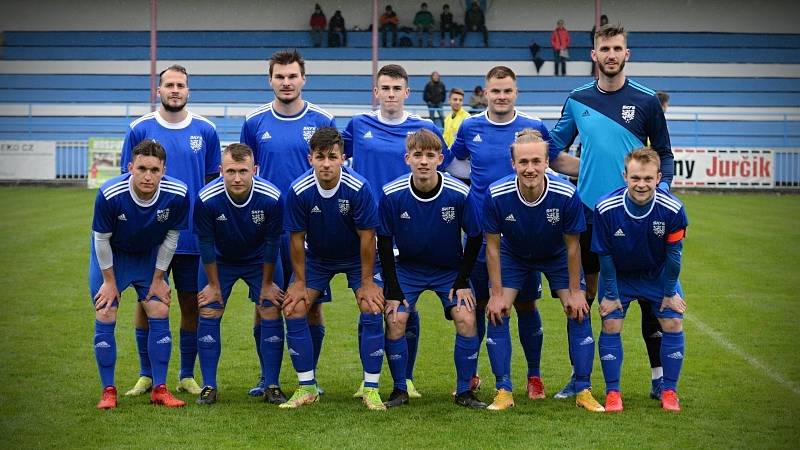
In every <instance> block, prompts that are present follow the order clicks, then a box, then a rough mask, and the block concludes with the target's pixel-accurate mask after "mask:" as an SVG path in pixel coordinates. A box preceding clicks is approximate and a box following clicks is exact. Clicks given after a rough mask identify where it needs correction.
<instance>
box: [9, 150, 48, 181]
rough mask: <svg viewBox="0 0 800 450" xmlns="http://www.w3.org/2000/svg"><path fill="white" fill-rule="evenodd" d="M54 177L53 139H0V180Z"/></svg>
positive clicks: (46, 178)
mask: <svg viewBox="0 0 800 450" xmlns="http://www.w3.org/2000/svg"><path fill="white" fill-rule="evenodd" d="M55 178H56V143H55V141H0V180H54V179H55Z"/></svg>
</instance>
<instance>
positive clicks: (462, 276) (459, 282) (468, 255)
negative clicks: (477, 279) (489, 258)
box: [453, 235, 483, 289]
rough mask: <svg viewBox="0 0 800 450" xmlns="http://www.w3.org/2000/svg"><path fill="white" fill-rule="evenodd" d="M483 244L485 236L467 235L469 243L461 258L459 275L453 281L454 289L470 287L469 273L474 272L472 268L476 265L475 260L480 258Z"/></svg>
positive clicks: (465, 246)
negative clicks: (479, 254)
mask: <svg viewBox="0 0 800 450" xmlns="http://www.w3.org/2000/svg"><path fill="white" fill-rule="evenodd" d="M481 244H483V236H481V235H477V236H474V237H467V243H466V245H464V256H463V257H462V258H461V266H460V267H459V268H458V277H456V281H455V282H454V283H453V289H465V288H468V287H469V274H471V273H472V268H473V266H475V260H476V259H478V252H480V250H481Z"/></svg>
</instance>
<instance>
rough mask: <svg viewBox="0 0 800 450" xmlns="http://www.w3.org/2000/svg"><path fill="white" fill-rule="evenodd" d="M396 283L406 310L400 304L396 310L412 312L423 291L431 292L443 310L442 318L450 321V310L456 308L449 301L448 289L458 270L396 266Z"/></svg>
mask: <svg viewBox="0 0 800 450" xmlns="http://www.w3.org/2000/svg"><path fill="white" fill-rule="evenodd" d="M396 267H397V281H398V282H399V283H400V289H401V290H402V291H403V295H404V296H405V299H406V302H408V308H406V306H405V305H403V304H401V305H400V307H399V308H398V309H397V310H398V311H400V312H408V311H414V310H416V309H417V300H419V296H420V294H422V292H423V291H427V290H431V291H433V292H434V293H436V295H438V296H439V300H441V302H442V308H443V309H444V317H445V318H447V320H452V319H453V318H452V317H451V316H450V309H451V308H453V307H454V306H456V302H455V300H453V301H450V299H449V298H448V297H449V295H450V289H452V288H453V283H454V282H455V281H456V277H458V270H456V269H444V268H439V267H432V266H413V265H404V264H397V266H396Z"/></svg>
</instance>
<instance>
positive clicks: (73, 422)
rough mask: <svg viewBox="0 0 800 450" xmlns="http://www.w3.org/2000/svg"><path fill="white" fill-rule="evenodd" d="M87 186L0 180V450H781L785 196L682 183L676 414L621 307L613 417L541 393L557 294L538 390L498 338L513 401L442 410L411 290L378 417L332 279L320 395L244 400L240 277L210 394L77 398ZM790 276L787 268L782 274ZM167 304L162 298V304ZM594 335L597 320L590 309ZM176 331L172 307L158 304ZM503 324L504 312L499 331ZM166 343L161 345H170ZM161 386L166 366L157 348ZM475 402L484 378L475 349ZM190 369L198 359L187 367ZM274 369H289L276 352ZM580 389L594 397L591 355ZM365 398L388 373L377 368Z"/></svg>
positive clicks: (431, 323) (558, 332) (445, 331)
mask: <svg viewBox="0 0 800 450" xmlns="http://www.w3.org/2000/svg"><path fill="white" fill-rule="evenodd" d="M94 195H95V193H94V191H88V190H83V189H78V188H42V187H25V188H2V189H0V205H2V217H1V218H0V258H2V266H0V267H1V269H0V275H2V276H0V292H2V294H3V296H2V305H3V307H2V313H1V314H0V348H1V349H2V350H0V432H2V435H3V437H2V444H0V447H2V448H61V449H65V448H181V447H182V448H339V449H343V448H393V449H401V448H461V449H463V448H476V449H477V448H553V447H583V448H618V447H628V448H688V447H691V448H729V447H742V448H754V447H755V448H791V447H794V448H796V447H797V445H798V442H800V441H798V431H799V430H800V406H798V405H800V351H798V348H799V347H798V345H799V344H798V341H799V340H800V325H798V323H800V322H798V320H797V319H798V317H800V302H798V300H797V298H796V297H795V296H796V294H793V293H792V292H793V288H794V287H796V286H795V283H796V282H797V280H798V277H797V276H796V271H797V268H798V264H799V263H800V256H798V255H800V226H798V224H799V223H800V197H799V196H797V195H784V196H780V195H774V194H713V193H704V194H697V193H686V194H683V195H682V196H681V197H682V199H683V200H684V201H685V203H686V205H687V209H688V214H689V220H690V223H691V225H690V226H689V230H688V237H687V239H686V242H685V249H684V267H683V272H682V274H681V279H682V282H683V285H684V289H685V291H686V298H687V302H688V304H689V309H688V311H687V320H686V322H685V329H686V335H687V347H686V354H687V359H686V361H685V365H684V370H683V376H682V378H681V382H680V386H679V387H680V394H681V400H682V406H683V409H684V410H683V411H682V412H681V413H680V414H667V413H665V412H663V411H662V410H661V409H660V407H659V404H658V403H657V402H656V401H653V400H650V399H649V398H648V389H649V383H650V376H649V375H650V370H649V367H648V364H647V358H646V352H645V348H644V344H643V343H642V341H641V337H640V332H639V322H640V320H639V317H640V316H639V313H638V307H637V306H633V307H632V308H631V314H629V321H628V324H627V325H626V329H625V330H624V331H623V336H624V342H625V364H624V367H623V396H624V400H625V408H626V410H625V412H624V413H622V414H618V415H603V414H599V415H598V414H594V415H593V414H590V413H587V412H585V411H583V410H580V409H577V408H575V407H574V406H573V403H572V402H570V401H559V400H555V399H552V398H550V396H551V395H552V394H553V393H554V392H555V391H557V390H558V389H559V388H560V387H561V385H562V383H563V382H564V381H565V380H566V379H567V376H568V375H569V367H568V357H567V351H566V336H565V335H566V332H565V323H564V315H563V313H562V312H561V310H560V307H559V304H558V301H557V300H553V299H549V298H547V299H543V300H542V301H541V303H540V307H541V310H542V316H543V319H544V329H545V343H544V354H543V361H542V372H543V378H544V382H545V386H546V390H547V393H548V399H546V400H543V401H537V402H535V403H534V402H530V401H528V400H527V398H525V397H524V395H523V391H522V390H523V389H524V375H525V372H524V368H523V359H524V358H523V356H522V351H521V349H520V348H519V345H518V343H517V342H516V338H515V347H514V356H513V361H514V366H513V374H514V383H515V388H516V390H515V392H516V400H517V407H516V408H514V409H512V410H508V411H505V412H499V413H497V412H495V413H492V412H490V411H469V410H465V409H462V408H459V407H457V406H455V405H454V404H453V403H452V398H451V396H450V393H451V391H452V389H453V385H454V381H453V378H454V368H453V362H452V342H453V333H454V332H453V328H452V324H450V323H447V322H445V320H444V319H443V316H442V312H441V307H440V306H439V303H438V300H436V299H435V298H434V297H433V296H431V295H428V294H426V296H425V297H424V298H423V299H422V300H421V304H420V309H421V315H422V340H421V349H420V353H419V359H418V364H417V370H416V377H415V378H416V385H417V387H418V389H419V390H420V391H421V392H422V394H423V396H424V397H423V398H422V399H420V400H416V401H412V403H411V404H410V405H408V406H405V407H401V408H398V409H396V410H391V411H388V412H383V413H380V412H371V411H367V410H366V409H365V408H364V407H363V406H362V405H361V404H360V403H359V402H358V401H356V400H354V399H352V398H351V394H352V393H353V391H354V390H355V388H356V387H357V386H358V383H359V381H360V373H361V368H360V363H359V359H358V351H357V347H356V336H355V331H356V317H357V309H356V306H355V303H354V301H353V299H352V295H351V293H350V292H349V291H347V289H346V287H345V284H344V283H343V280H342V279H341V278H337V279H336V282H335V283H334V298H335V300H334V302H333V303H332V304H330V305H327V306H326V307H325V308H326V309H325V313H326V317H327V336H326V340H325V347H324V349H323V353H322V358H321V362H320V368H319V371H318V379H319V381H320V383H321V385H322V386H323V387H324V388H325V390H326V391H327V394H326V395H325V396H324V397H322V400H321V401H320V403H318V404H315V405H312V406H309V407H304V408H301V409H299V410H295V411H283V410H279V409H278V408H277V407H275V406H272V405H267V404H264V403H262V402H260V401H257V400H255V399H252V398H249V397H247V395H246V392H247V389H248V388H249V387H250V386H251V385H252V384H253V383H254V382H255V381H256V378H257V371H258V366H257V361H256V357H255V352H254V348H253V346H254V344H253V338H252V335H251V333H252V320H253V319H252V316H253V307H252V306H251V304H250V302H249V301H247V300H245V292H246V291H245V290H244V289H243V287H242V284H241V283H240V284H239V285H237V288H236V290H235V291H234V295H233V297H232V299H231V301H230V303H229V308H228V311H227V313H226V316H225V319H224V320H223V338H224V340H223V353H222V359H221V362H220V369H219V380H220V401H219V403H218V404H216V405H213V406H211V407H200V406H198V405H195V404H194V403H193V402H194V398H193V397H192V396H187V395H183V394H181V395H179V396H180V397H181V398H183V399H185V400H187V401H190V402H191V403H190V404H189V405H188V406H187V407H186V408H182V409H178V410H168V409H165V408H156V407H153V406H151V405H149V404H148V401H147V399H146V398H143V397H139V398H133V399H131V398H124V397H121V399H120V404H119V407H118V408H117V409H116V410H113V411H105V412H103V411H97V410H95V408H94V405H95V403H96V401H97V400H98V398H99V395H100V384H99V378H98V375H97V370H96V367H95V362H94V356H93V353H92V347H91V340H92V335H93V309H92V307H91V305H90V303H89V298H88V292H87V282H86V278H87V277H86V271H87V254H88V244H89V229H90V223H91V216H92V206H93V202H94ZM793 280H794V281H793ZM134 302H135V299H134V296H133V295H132V290H128V291H126V293H125V295H124V296H123V300H122V303H121V308H120V315H119V316H120V317H119V320H118V325H117V340H118V353H119V358H118V363H117V383H118V386H119V389H120V390H121V391H122V392H124V391H125V390H126V389H127V388H129V387H130V386H131V385H132V384H133V383H134V381H135V380H136V378H137V375H138V361H137V355H136V351H135V343H134V335H133V329H132V325H131V323H132V312H133V310H134V308H133V307H134ZM173 309H177V308H173ZM593 316H594V331H595V335H597V334H598V332H599V320H598V317H597V312H596V310H595V311H593ZM171 323H172V327H173V332H175V333H176V332H177V324H178V313H177V312H176V311H173V314H172V322H171ZM515 333H516V324H515V322H512V334H515ZM176 347H177V346H176ZM172 355H173V356H172V363H171V365H170V372H169V382H170V385H171V386H173V387H174V385H175V379H176V377H177V361H178V357H179V355H178V351H177V348H175V349H173V353H172ZM480 372H481V374H482V375H483V378H484V382H485V383H484V388H483V389H482V390H481V391H480V392H479V396H480V397H481V398H482V399H484V400H491V397H492V395H493V390H492V388H491V386H492V381H493V380H492V376H491V370H490V368H489V364H488V360H487V359H486V354H485V351H482V353H481V358H480ZM196 374H197V376H198V379H199V375H200V373H199V367H198V369H197V372H196ZM282 382H283V385H284V388H285V389H286V390H287V392H291V390H292V389H293V387H294V385H295V384H296V378H295V375H294V373H293V371H292V370H291V364H290V361H289V359H288V357H286V358H285V360H284V364H283V374H282ZM593 382H594V387H595V388H594V391H595V393H596V394H597V396H598V399H599V400H601V402H602V400H603V392H604V383H603V377H602V372H601V370H600V366H599V363H598V361H597V360H595V370H594V373H593ZM382 386H383V387H382V389H381V391H382V394H383V395H384V396H388V393H389V391H390V390H391V377H390V376H389V373H388V369H387V368H386V365H385V364H384V373H383V376H382Z"/></svg>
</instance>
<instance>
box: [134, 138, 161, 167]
mask: <svg viewBox="0 0 800 450" xmlns="http://www.w3.org/2000/svg"><path fill="white" fill-rule="evenodd" d="M137 156H155V157H156V158H158V159H159V160H160V161H161V162H162V163H163V162H165V161H166V160H167V151H166V150H164V147H163V146H162V145H161V144H159V143H158V142H156V141H154V140H152V139H147V140H144V141H142V142H140V143H139V145H137V146H136V147H134V148H133V158H131V161H133V160H135V159H136V157H137Z"/></svg>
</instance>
